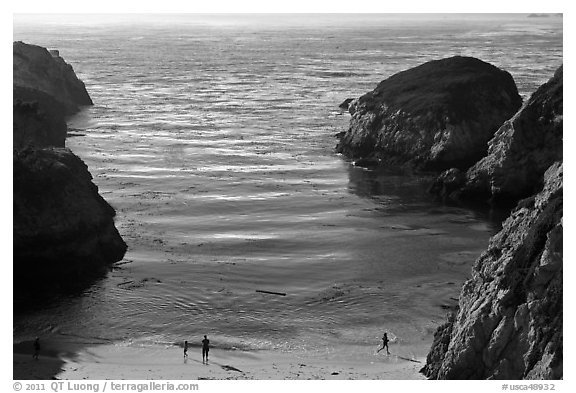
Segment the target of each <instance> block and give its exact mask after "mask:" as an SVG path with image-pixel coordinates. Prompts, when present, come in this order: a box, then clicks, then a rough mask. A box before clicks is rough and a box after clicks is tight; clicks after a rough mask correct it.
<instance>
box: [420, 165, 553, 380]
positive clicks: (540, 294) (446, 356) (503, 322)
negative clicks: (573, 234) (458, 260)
mask: <svg viewBox="0 0 576 393" xmlns="http://www.w3.org/2000/svg"><path fill="white" fill-rule="evenodd" d="M543 179H544V187H543V190H542V191H541V192H540V193H538V194H537V195H535V196H534V197H532V198H529V199H526V200H523V201H522V202H521V203H520V204H519V205H518V207H517V208H516V210H515V211H514V212H513V213H512V214H511V216H510V217H509V218H508V219H507V220H506V221H505V222H504V225H503V228H502V230H501V231H500V232H499V233H498V234H497V235H495V236H494V237H493V238H492V239H491V240H490V245H489V247H488V249H487V250H486V251H485V252H484V253H483V254H482V255H481V256H480V258H479V259H478V260H477V261H476V263H475V266H474V268H473V274H472V278H471V279H470V280H469V281H467V282H466V283H465V284H464V286H463V288H462V292H461V294H460V299H459V311H458V312H457V314H455V315H452V316H451V317H450V318H449V320H448V322H447V323H446V324H445V325H443V326H441V327H440V328H439V329H438V331H437V332H436V335H435V337H434V343H433V345H432V348H431V350H430V353H429V355H428V358H427V364H426V366H425V367H424V368H423V369H422V372H423V373H424V374H425V375H426V376H427V377H429V378H431V379H487V378H488V379H559V378H562V376H563V356H562V354H563V312H562V293H563V278H562V277H563V276H562V273H563V234H562V228H563V166H562V164H561V163H559V162H558V163H555V164H553V165H552V166H551V167H550V168H549V169H548V170H547V171H546V172H545V174H544V176H543Z"/></svg>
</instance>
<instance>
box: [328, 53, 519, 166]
mask: <svg viewBox="0 0 576 393" xmlns="http://www.w3.org/2000/svg"><path fill="white" fill-rule="evenodd" d="M521 103H522V100H521V98H520V96H519V95H518V91H517V88H516V85H515V83H514V80H513V79H512V76H511V75H510V74H509V73H508V72H506V71H503V70H500V69H498V68H496V67H494V66H492V65H490V64H488V63H485V62H483V61H481V60H478V59H475V58H471V57H460V56H456V57H451V58H447V59H442V60H436V61H431V62H428V63H425V64H422V65H420V66H418V67H415V68H412V69H409V70H407V71H403V72H400V73H398V74H395V75H393V76H391V77H390V78H388V79H386V80H384V81H382V82H381V83H380V84H379V85H378V86H377V87H376V89H374V90H373V91H371V92H369V93H367V94H365V95H363V96H362V97H360V98H358V99H356V100H354V101H352V102H351V103H350V105H349V112H350V114H351V115H352V118H351V120H350V127H349V129H348V130H347V131H346V132H345V133H344V134H342V135H341V136H340V142H339V143H338V145H337V148H336V149H337V151H338V152H340V153H343V154H344V155H346V156H349V157H351V158H353V159H365V160H369V161H374V160H378V161H383V162H387V163H395V164H403V165H406V164H408V165H410V166H415V167H417V168H420V169H432V170H444V169H447V168H450V167H456V168H468V167H469V166H470V165H472V164H474V163H475V162H476V161H478V160H479V159H480V158H482V157H484V156H485V155H486V151H487V142H488V141H489V140H490V139H491V138H492V137H493V136H494V133H495V132H496V130H498V128H499V127H500V126H501V125H502V123H503V122H504V121H506V120H507V119H509V118H510V117H511V116H512V115H513V114H514V113H515V112H516V111H517V110H518V108H519V107H520V106H521Z"/></svg>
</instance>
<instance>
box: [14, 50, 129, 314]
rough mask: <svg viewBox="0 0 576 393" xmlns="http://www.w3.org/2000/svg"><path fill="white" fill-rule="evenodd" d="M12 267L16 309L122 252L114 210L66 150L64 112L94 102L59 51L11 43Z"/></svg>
mask: <svg viewBox="0 0 576 393" xmlns="http://www.w3.org/2000/svg"><path fill="white" fill-rule="evenodd" d="M13 92H14V101H13V111H14V119H13V135H14V145H13V187H14V194H13V209H14V217H13V241H14V243H13V251H14V257H13V266H14V277H13V282H14V305H15V310H18V309H21V308H23V307H27V306H29V305H30V304H31V303H32V302H34V301H36V300H38V299H42V298H43V297H45V295H46V294H54V293H60V292H63V291H69V290H78V289H81V288H83V287H85V285H87V284H88V283H89V282H91V280H93V279H94V278H95V277H98V276H101V275H102V274H103V273H104V272H105V271H106V269H107V266H108V265H110V264H111V263H113V262H116V261H119V260H121V259H122V258H123V256H124V253H125V252H126V244H125V243H124V241H123V240H122V238H121V237H120V235H119V233H118V231H117V230H116V227H115V226H114V216H115V211H114V209H113V208H112V207H111V206H110V205H109V204H108V203H107V202H106V201H105V200H104V199H103V198H102V197H101V196H100V195H99V194H98V188H97V187H96V185H94V183H93V182H92V176H91V174H90V172H89V171H88V168H87V166H86V165H85V164H84V162H82V160H81V159H80V158H79V157H77V156H76V155H74V154H73V153H72V152H71V151H70V150H68V149H66V148H65V147H64V146H65V139H66V121H65V119H66V116H68V115H70V114H72V113H74V112H76V111H78V110H79V108H80V107H81V106H83V105H90V104H92V100H91V99H90V97H89V95H88V93H87V91H86V89H85V87H84V84H83V83H82V82H81V81H80V80H78V78H77V77H76V75H75V73H74V71H73V69H72V67H71V66H70V65H69V64H67V63H66V62H65V61H64V60H63V59H62V58H61V57H60V56H59V55H58V54H57V52H52V53H50V52H48V51H47V50H46V49H45V48H41V47H39V46H35V45H27V44H24V43H22V42H15V43H14V85H13Z"/></svg>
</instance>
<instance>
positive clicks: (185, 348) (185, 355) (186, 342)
mask: <svg viewBox="0 0 576 393" xmlns="http://www.w3.org/2000/svg"><path fill="white" fill-rule="evenodd" d="M184 357H185V358H187V357H188V341H184Z"/></svg>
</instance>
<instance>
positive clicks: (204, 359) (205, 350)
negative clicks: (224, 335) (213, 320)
mask: <svg viewBox="0 0 576 393" xmlns="http://www.w3.org/2000/svg"><path fill="white" fill-rule="evenodd" d="M209 350H210V340H208V337H206V335H204V340H202V363H204V362H206V363H208V351H209Z"/></svg>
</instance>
